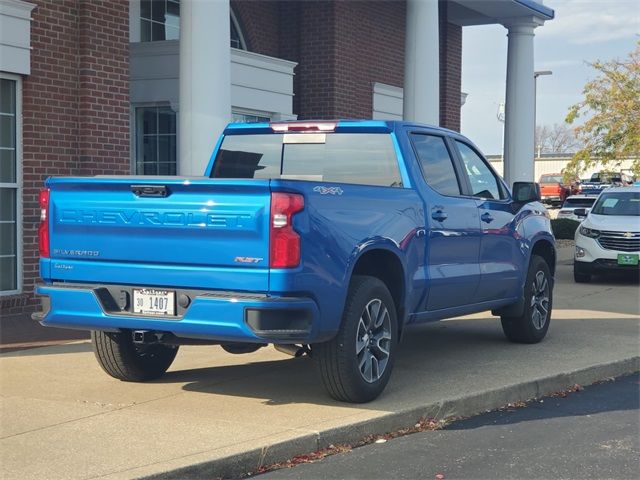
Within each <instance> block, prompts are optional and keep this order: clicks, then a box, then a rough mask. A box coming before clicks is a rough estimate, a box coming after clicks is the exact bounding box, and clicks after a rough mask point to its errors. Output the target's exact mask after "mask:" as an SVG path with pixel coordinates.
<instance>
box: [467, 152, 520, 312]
mask: <svg viewBox="0 0 640 480" xmlns="http://www.w3.org/2000/svg"><path fill="white" fill-rule="evenodd" d="M455 145H456V148H457V151H458V153H459V155H460V159H461V160H462V164H463V165H464V169H465V171H466V173H467V178H468V181H469V188H470V194H471V195H472V196H473V197H474V198H475V199H476V200H475V201H476V204H477V208H478V216H479V218H480V225H481V228H482V239H481V241H480V262H479V263H480V273H481V277H480V283H479V285H478V289H477V291H476V295H475V302H485V301H492V300H499V299H504V298H512V297H514V296H517V295H518V292H519V288H520V287H519V274H520V272H521V271H522V268H523V266H522V265H521V262H522V259H523V254H522V252H520V250H519V247H518V245H519V242H518V238H519V234H518V232H517V230H516V224H515V216H514V214H513V213H512V210H511V200H510V198H509V193H508V192H507V189H506V188H505V186H504V184H503V183H502V182H501V181H500V180H499V178H498V176H497V175H496V173H495V172H494V171H493V170H492V169H491V168H490V167H489V165H488V164H487V162H486V161H485V160H484V159H483V158H482V156H481V155H480V154H479V153H478V152H477V151H476V150H475V149H474V148H473V147H472V146H470V145H468V144H466V143H464V142H461V141H459V140H456V141H455Z"/></svg>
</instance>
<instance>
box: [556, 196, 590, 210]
mask: <svg viewBox="0 0 640 480" xmlns="http://www.w3.org/2000/svg"><path fill="white" fill-rule="evenodd" d="M595 201H596V197H593V198H567V199H566V200H565V201H564V204H563V205H562V206H563V207H575V208H584V207H591V205H593V202H595Z"/></svg>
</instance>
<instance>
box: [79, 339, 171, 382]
mask: <svg viewBox="0 0 640 480" xmlns="http://www.w3.org/2000/svg"><path fill="white" fill-rule="evenodd" d="M91 343H92V344H93V352H94V353H95V355H96V359H97V360H98V363H99V364H100V366H101V367H102V369H103V370H104V371H105V372H107V373H108V374H109V375H111V376H112V377H113V378H117V379H118V380H123V381H125V382H144V381H146V380H153V379H155V378H159V377H161V376H162V375H164V373H165V372H166V371H167V370H168V369H169V367H170V366H171V364H172V363H173V359H174V358H176V354H177V353H178V346H177V345H176V346H173V345H161V344H159V343H152V344H148V345H147V344H135V343H133V338H132V336H131V332H129V331H124V332H103V331H99V330H98V331H92V332H91Z"/></svg>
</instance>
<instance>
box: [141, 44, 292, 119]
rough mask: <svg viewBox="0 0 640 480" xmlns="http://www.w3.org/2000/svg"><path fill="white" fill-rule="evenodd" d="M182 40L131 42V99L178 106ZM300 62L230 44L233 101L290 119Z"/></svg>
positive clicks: (241, 106) (240, 106) (247, 108)
mask: <svg viewBox="0 0 640 480" xmlns="http://www.w3.org/2000/svg"><path fill="white" fill-rule="evenodd" d="M179 50H180V42H179V41H177V40H167V41H164V42H142V43H132V44H131V45H130V52H131V53H130V55H131V62H130V72H131V76H130V81H131V83H130V99H131V103H132V104H135V105H138V104H154V103H169V104H171V105H172V106H174V105H175V106H176V108H174V110H177V109H178V108H179V105H178V104H179V99H178V96H179V95H178V91H179V90H178V89H179V76H180V62H179ZM296 65H297V63H295V62H290V61H288V60H283V59H281V58H274V57H269V56H266V55H260V54H258V53H253V52H248V51H246V50H239V49H236V48H231V105H232V106H233V107H234V108H241V109H245V110H249V111H258V112H269V113H270V114H271V116H272V118H283V119H285V118H286V119H291V118H295V116H294V115H293V77H294V75H295V74H294V69H295V67H296Z"/></svg>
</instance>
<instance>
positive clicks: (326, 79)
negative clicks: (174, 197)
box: [0, 0, 553, 315]
mask: <svg viewBox="0 0 640 480" xmlns="http://www.w3.org/2000/svg"><path fill="white" fill-rule="evenodd" d="M551 18H553V11H552V10H550V9H548V8H546V7H545V6H544V5H542V4H541V2H535V1H533V0H477V1H474V0H439V1H436V0H354V1H340V0H317V1H294V0H263V1H257V0H209V1H205V0H32V3H29V2H25V1H22V0H0V76H1V79H0V82H1V90H0V121H1V122H2V123H1V125H0V129H1V130H0V133H1V135H0V142H1V144H0V314H2V315H9V314H17V313H23V312H28V311H31V310H33V309H34V308H35V306H36V301H35V299H34V296H33V287H34V284H35V283H36V282H37V280H38V271H37V269H38V248H37V225H38V221H39V210H38V199H37V197H38V192H39V190H40V188H41V186H42V182H43V180H44V179H45V178H46V177H47V176H50V175H96V174H130V173H133V174H141V175H144V174H160V175H172V174H176V173H181V174H197V173H199V172H201V171H202V169H203V168H204V165H205V164H206V162H207V160H208V154H209V153H210V151H211V149H212V147H213V142H214V141H215V138H216V137H217V135H218V134H219V132H220V129H221V128H222V126H223V125H224V124H225V123H226V122H228V121H230V120H232V119H233V120H235V121H243V122H247V121H258V120H263V121H268V120H283V119H295V118H298V119H308V118H389V119H400V118H403V112H404V117H405V118H407V119H410V120H416V121H423V122H428V123H439V124H440V125H442V126H444V127H447V128H451V129H454V130H458V129H459V128H460V107H461V92H460V81H461V71H462V65H461V52H462V31H463V27H465V26H468V25H480V24H491V23H501V24H503V25H504V26H505V27H506V28H507V29H508V31H509V40H508V42H509V58H508V68H507V70H508V71H507V92H506V93H507V133H506V137H507V138H506V141H505V154H506V156H507V162H506V164H505V167H506V170H507V171H508V170H509V159H510V158H511V163H512V164H513V166H514V169H513V171H514V172H516V167H517V166H518V165H519V163H518V162H519V160H518V158H517V157H518V155H517V151H516V150H514V145H515V144H516V143H520V144H522V142H523V141H524V144H525V146H526V144H527V142H528V141H529V139H528V135H529V133H527V129H528V128H529V126H530V125H531V128H530V129H529V130H530V133H531V135H530V136H531V139H530V140H531V142H530V143H531V149H530V150H529V151H532V150H533V133H532V132H533V127H532V125H533V123H532V122H533V116H532V115H531V113H532V95H531V92H532V87H533V76H532V73H533V29H534V28H535V27H537V26H539V25H542V24H543V23H544V21H545V20H549V19H551ZM230 47H231V48H230ZM488 55H490V53H488ZM529 71H530V72H529ZM529 73H531V79H529V78H528V76H529ZM529 80H530V81H529ZM530 91H531V92H530ZM529 97H531V98H529ZM516 105H518V106H519V107H518V109H516ZM529 110H531V112H530V111H529ZM516 112H518V113H516ZM520 112H524V113H520ZM529 117H530V118H529ZM510 129H511V131H510ZM523 139H524V140H523ZM524 150H525V151H526V149H524ZM520 163H522V162H520ZM507 175H508V176H509V174H508V172H507ZM521 176H522V175H521ZM525 176H526V175H525ZM511 177H512V179H516V178H518V173H517V172H516V173H515V174H512V175H511Z"/></svg>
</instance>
